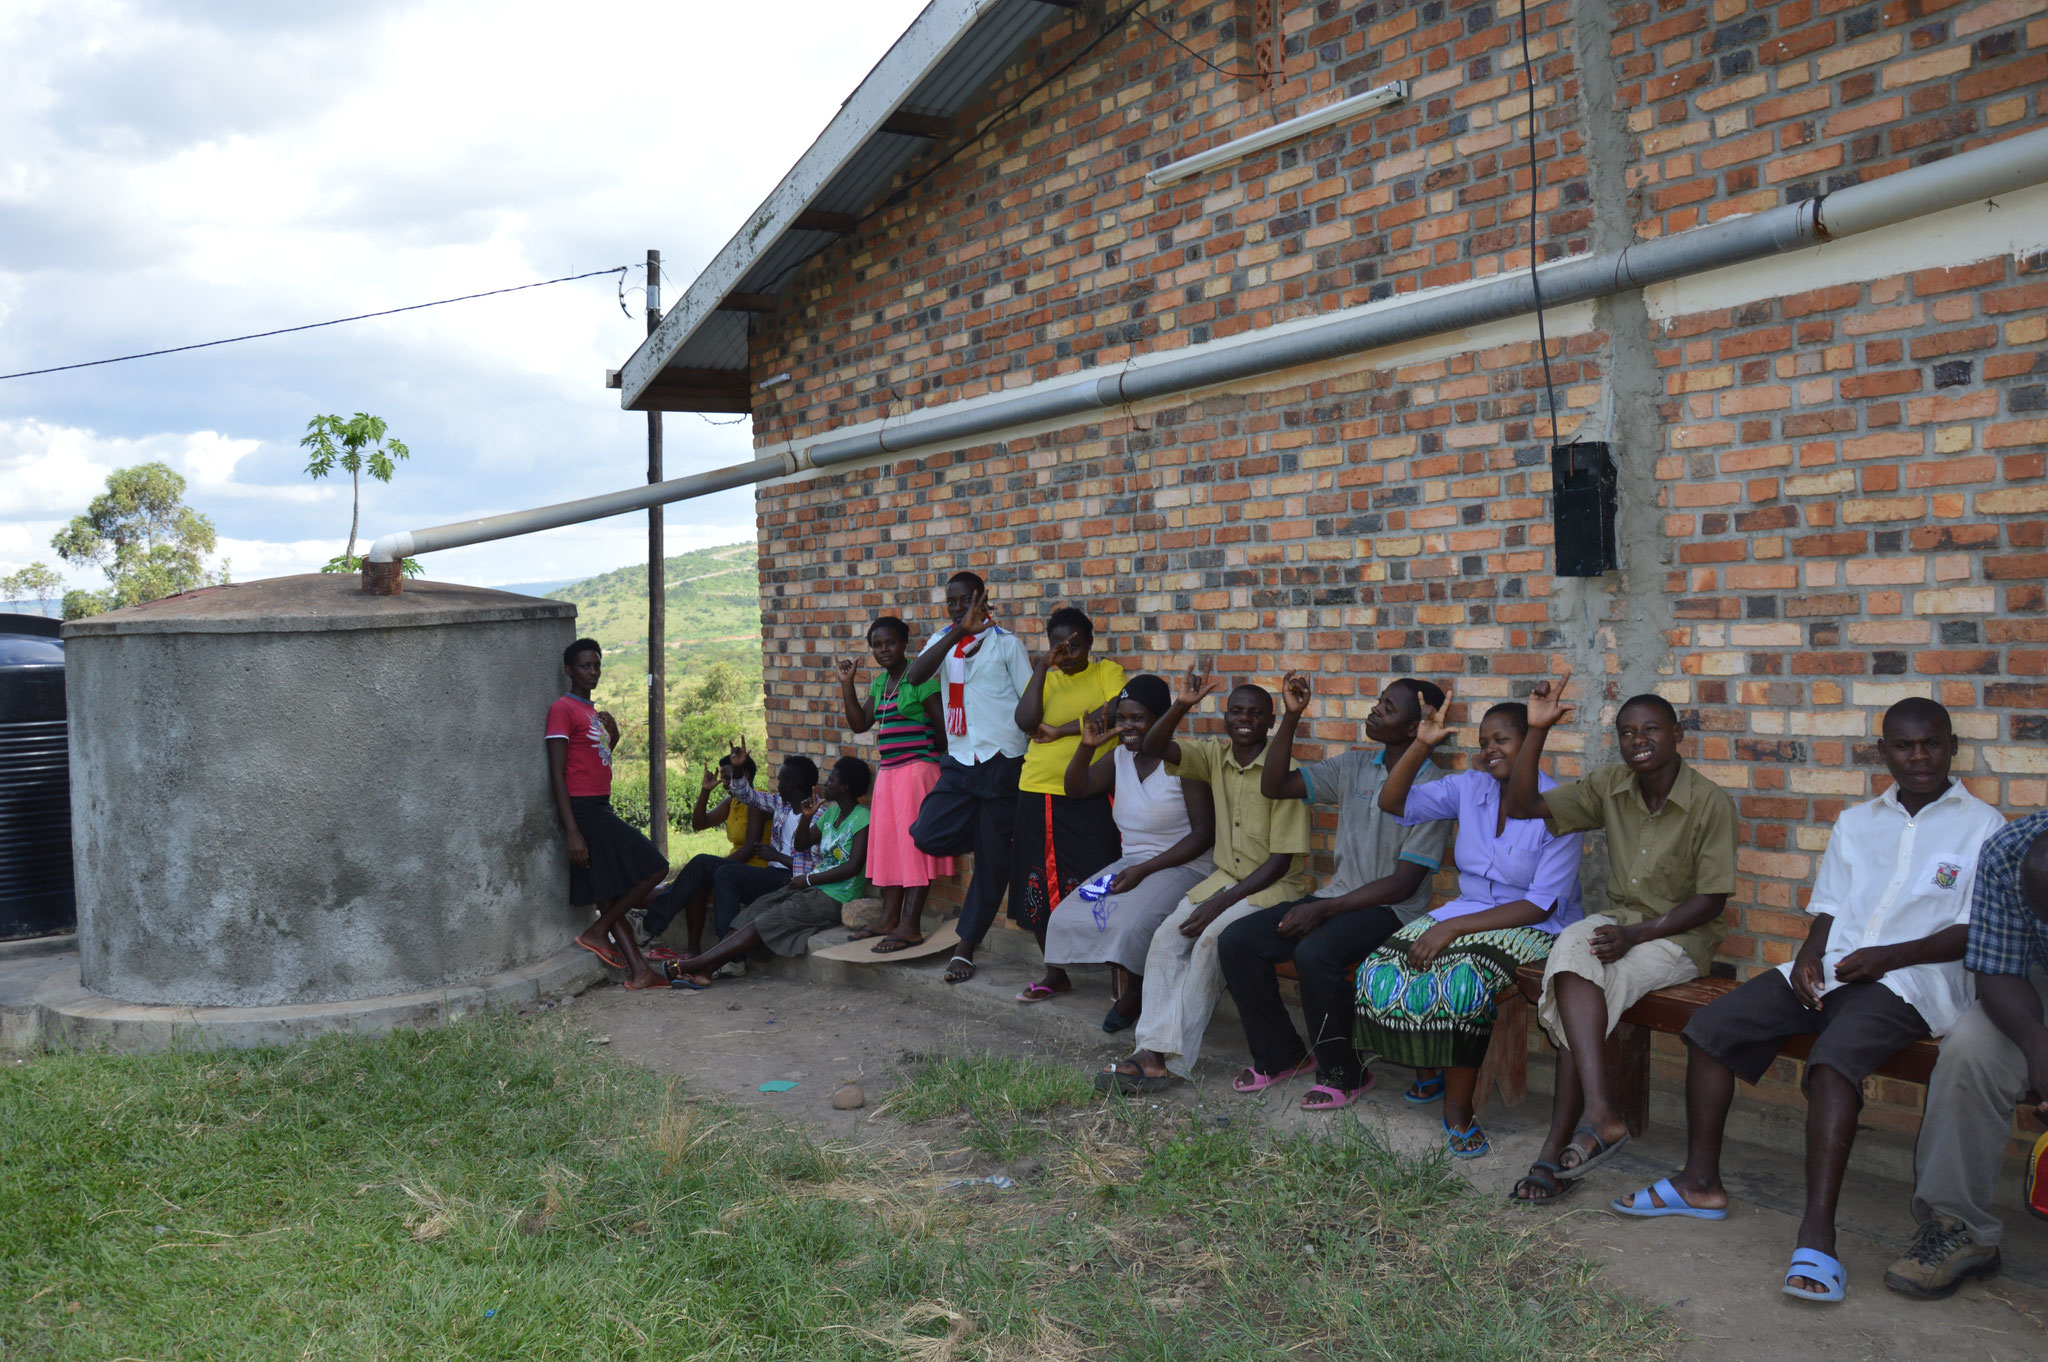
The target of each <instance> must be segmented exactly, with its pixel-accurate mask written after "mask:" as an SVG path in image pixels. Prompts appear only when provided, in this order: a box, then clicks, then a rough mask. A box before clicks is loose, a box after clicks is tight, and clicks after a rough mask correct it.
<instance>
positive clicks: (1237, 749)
mask: <svg viewBox="0 0 2048 1362" xmlns="http://www.w3.org/2000/svg"><path fill="white" fill-rule="evenodd" d="M1221 689H1222V682H1221V680H1220V679H1218V678H1217V677H1214V676H1209V675H1206V674H1204V673H1203V672H1202V671H1201V669H1200V668H1199V667H1190V668H1188V674H1187V676H1186V677H1185V678H1183V679H1182V681H1181V683H1180V686H1179V687H1178V690H1177V693H1176V694H1175V696H1174V699H1173V706H1172V708H1170V709H1168V710H1167V711H1166V713H1165V714H1163V715H1161V716H1160V717H1159V719H1158V721H1157V722H1156V723H1154V724H1153V725H1152V729H1151V731H1150V732H1149V733H1147V734H1146V735H1145V745H1144V748H1143V755H1145V756H1148V757H1160V758H1164V759H1165V761H1166V770H1167V773H1168V774H1169V775H1176V776H1179V777H1180V778H1181V779H1182V780H1199V781H1203V782H1205V783H1206V784H1207V785H1208V786H1209V793H1210V796H1211V798H1213V799H1214V800H1215V803H1216V846H1215V851H1214V855H1215V859H1216V871H1215V873H1214V874H1212V875H1210V876H1209V878H1208V879H1206V880H1203V881H1202V882H1201V883H1200V884H1198V885H1196V886H1195V887H1194V888H1193V889H1190V890H1189V891H1188V894H1187V897H1186V898H1184V899H1182V900H1181V902H1180V905H1179V906H1178V907H1176V908H1175V909H1174V910H1173V912H1172V913H1170V914H1169V915H1168V916H1167V918H1166V920H1165V921H1164V922H1162V923H1160V924H1159V927H1158V929H1157V930H1156V931H1154V932H1153V933H1152V945H1151V948H1150V949H1149V950H1148V951H1147V952H1146V954H1145V1002H1144V1008H1143V1010H1142V1011H1140V1012H1139V1014H1138V1029H1137V1034H1136V1047H1137V1048H1136V1053H1135V1054H1133V1055H1132V1056H1131V1057H1130V1058H1129V1059H1126V1060H1122V1061H1119V1062H1118V1063H1116V1064H1112V1065H1110V1066H1109V1068H1107V1069H1105V1070H1103V1071H1102V1072H1101V1073H1099V1074H1097V1075H1096V1078H1095V1086H1096V1087H1097V1088H1099V1089H1101V1090H1102V1091H1104V1092H1107V1091H1110V1090H1111V1089H1115V1090H1118V1091H1121V1092H1151V1091H1155V1090H1156V1089H1159V1088H1163V1087H1165V1086H1166V1085H1167V1084H1168V1083H1170V1082H1172V1081H1173V1079H1174V1078H1175V1077H1179V1078H1186V1077H1188V1076H1190V1075H1191V1074H1192V1073H1193V1072H1194V1068H1195V1061H1196V1060H1197V1059H1198V1058H1199V1057H1200V1056H1201V1053H1202V1033H1203V1032H1204V1031H1206V1030H1208V1028H1209V1019H1210V1018H1211V1017H1212V1016H1214V1015H1215V1013H1216V1003H1217V1000H1218V999H1220V998H1221V997H1222V996H1223V967H1222V964H1221V962H1220V961H1219V960H1218V959H1217V955H1216V943H1217V940H1218V938H1220V937H1221V936H1222V935H1223V929H1224V928H1226V927H1228V926H1229V925H1230V924H1231V923H1233V922H1236V921H1237V920H1238V919H1239V918H1241V917H1243V916H1245V915H1246V914H1247V913H1252V912H1255V911H1257V910H1258V909H1260V908H1270V907H1272V906H1273V905H1274V904H1276V903H1287V902H1291V901H1292V900H1295V899H1299V898H1302V897H1305V896H1306V895H1307V893H1308V881H1307V880H1306V878H1305V877H1304V872H1305V871H1306V869H1307V861H1308V846H1309V818H1308V806H1307V805H1306V804H1304V803H1302V802H1301V801H1300V800H1298V799H1268V798H1267V797H1266V796H1265V795H1264V794H1262V793H1260V790H1259V782H1260V780H1261V778H1262V776H1263V774H1264V770H1265V763H1266V762H1267V761H1268V760H1271V761H1287V760H1289V759H1290V758H1289V754H1288V753H1287V752H1284V751H1275V750H1273V749H1272V748H1270V747H1269V746H1268V745H1267V742H1266V739H1267V735H1269V734H1270V733H1271V732H1272V731H1273V697H1272V696H1271V695H1268V694H1267V693H1266V692H1265V690H1264V689H1262V688H1261V687H1258V686H1251V685H1245V686H1239V687H1237V688H1236V689H1235V690H1233V691H1231V692H1230V696H1229V699H1228V701H1227V703H1226V704H1225V706H1224V711H1223V723H1224V728H1225V730H1226V731H1227V732H1228V734H1229V736H1228V737H1227V738H1223V739H1216V738H1184V739H1181V740H1180V741H1178V742H1176V741H1175V740H1174V737H1173V732H1174V729H1176V728H1177V727H1179V726H1180V721H1181V720H1182V719H1183V718H1185V717H1187V714H1188V711H1190V710H1192V709H1193V708H1194V707H1195V706H1196V705H1198V704H1200V703H1201V702H1202V701H1203V700H1204V699H1205V698H1206V697H1208V696H1210V695H1214V694H1215V693H1216V692H1217V691H1219V690H1221Z"/></svg>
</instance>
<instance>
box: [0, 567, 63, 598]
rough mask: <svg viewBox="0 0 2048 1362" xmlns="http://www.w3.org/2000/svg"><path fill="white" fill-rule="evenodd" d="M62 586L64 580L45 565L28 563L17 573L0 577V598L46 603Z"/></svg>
mask: <svg viewBox="0 0 2048 1362" xmlns="http://www.w3.org/2000/svg"><path fill="white" fill-rule="evenodd" d="M63 586H64V579H63V578H62V577H60V576H58V575H57V574H56V573H55V572H52V571H51V570H50V566H49V564H47V563H41V562H36V563H30V564H29V565H28V566H27V567H25V568H23V569H22V570H21V571H19V572H10V573H8V574H7V575H6V576H5V577H0V597H4V598H5V599H7V600H8V601H10V602H12V601H24V600H26V601H46V600H49V599H50V598H51V597H52V596H55V595H56V594H57V592H58V591H59V590H61V589H62V588H63Z"/></svg>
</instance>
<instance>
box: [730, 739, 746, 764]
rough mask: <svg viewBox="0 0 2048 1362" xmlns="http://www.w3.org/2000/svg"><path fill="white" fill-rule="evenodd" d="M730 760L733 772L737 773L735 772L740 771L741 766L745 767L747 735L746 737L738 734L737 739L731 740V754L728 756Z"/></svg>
mask: <svg viewBox="0 0 2048 1362" xmlns="http://www.w3.org/2000/svg"><path fill="white" fill-rule="evenodd" d="M730 760H731V762H732V769H733V770H734V771H735V772H737V771H738V770H739V769H740V767H741V766H743V765H745V764H746V760H747V735H746V734H744V733H742V734H740V735H739V736H738V737H737V738H734V739H733V740H732V752H731V754H730Z"/></svg>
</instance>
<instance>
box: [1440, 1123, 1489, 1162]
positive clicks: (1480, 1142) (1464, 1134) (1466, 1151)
mask: <svg viewBox="0 0 2048 1362" xmlns="http://www.w3.org/2000/svg"><path fill="white" fill-rule="evenodd" d="M1444 1148H1446V1149H1448V1150H1450V1151H1451V1157H1452V1158H1454V1159H1476V1158H1479V1157H1480V1156H1482V1155H1485V1154H1490V1153H1492V1152H1493V1146H1492V1145H1491V1144H1489V1143H1488V1142H1487V1139H1486V1132H1485V1131H1483V1130H1481V1129H1480V1128H1479V1121H1478V1119H1477V1118H1476V1117H1475V1118H1474V1119H1473V1121H1472V1124H1471V1125H1469V1126H1467V1127H1466V1128H1465V1129H1463V1130H1452V1129H1451V1123H1450V1122H1449V1121H1445V1122H1444Z"/></svg>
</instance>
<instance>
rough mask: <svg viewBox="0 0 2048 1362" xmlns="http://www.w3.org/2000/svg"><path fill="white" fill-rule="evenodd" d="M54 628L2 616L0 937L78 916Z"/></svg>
mask: <svg viewBox="0 0 2048 1362" xmlns="http://www.w3.org/2000/svg"><path fill="white" fill-rule="evenodd" d="M58 628H59V623H58V621H56V620H53V619H48V618H46V617H44V616H42V615H7V614H0V941H10V940H13V939H15V938H17V937H27V936H51V935H54V934H56V933H58V932H68V931H70V930H72V928H73V927H74V926H75V925H76V923H77V921H78V906H77V901H76V899H75V898H74V897H73V895H72V889H71V758H70V742H69V739H68V737H67V735H66V732H65V722H64V643H63V640H62V639H60V638H58V636H57V631H58Z"/></svg>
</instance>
